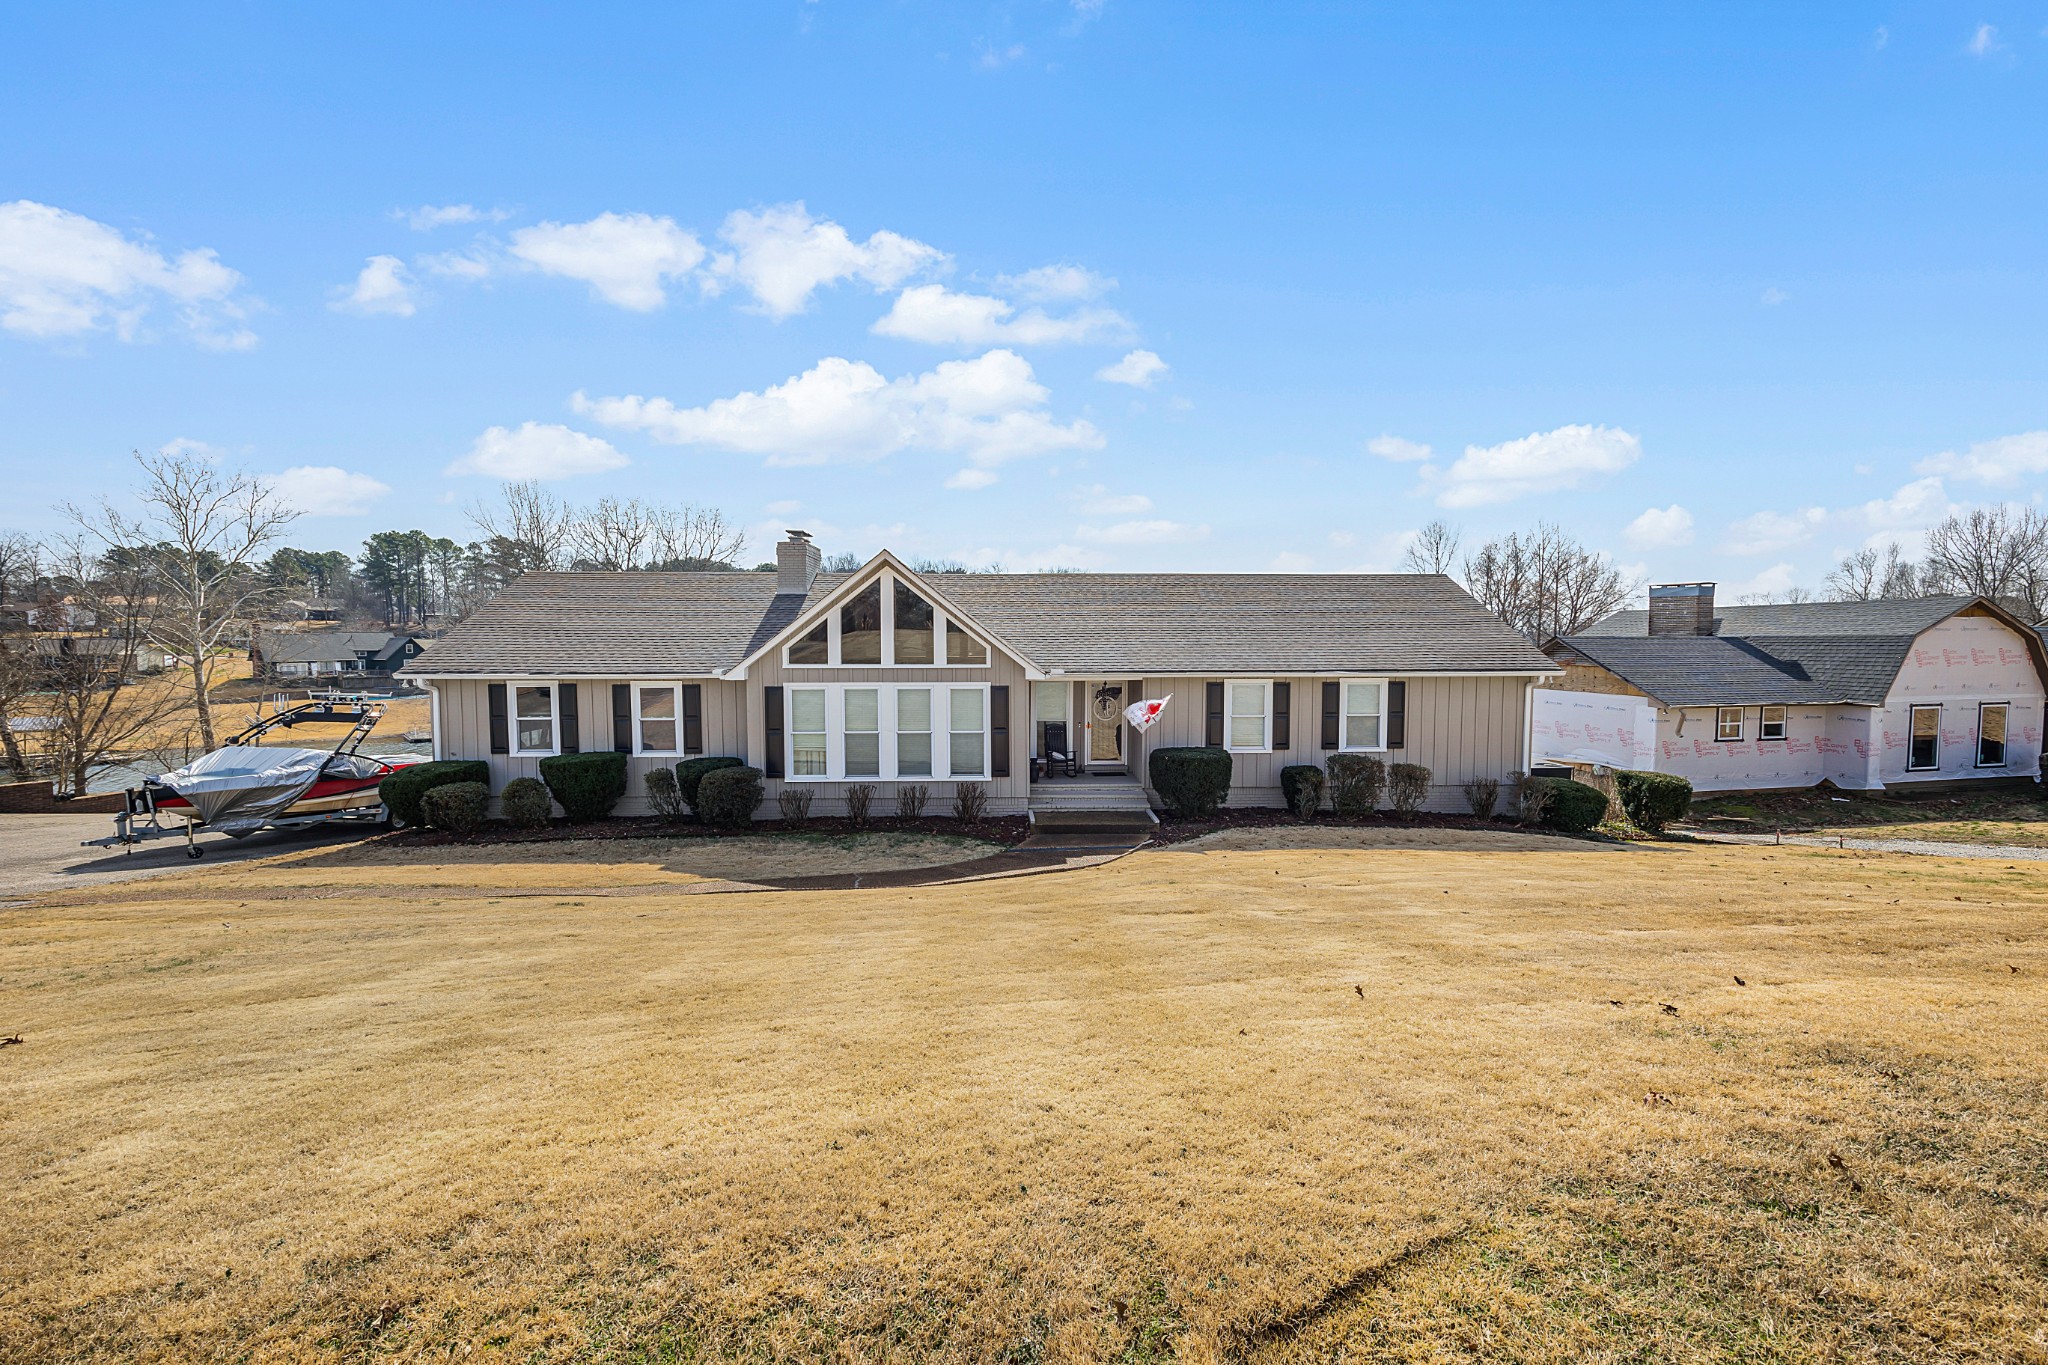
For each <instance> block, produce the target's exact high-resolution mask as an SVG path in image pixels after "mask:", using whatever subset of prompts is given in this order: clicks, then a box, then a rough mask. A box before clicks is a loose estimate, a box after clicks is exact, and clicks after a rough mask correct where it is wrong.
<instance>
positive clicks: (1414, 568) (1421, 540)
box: [1401, 521, 1463, 574]
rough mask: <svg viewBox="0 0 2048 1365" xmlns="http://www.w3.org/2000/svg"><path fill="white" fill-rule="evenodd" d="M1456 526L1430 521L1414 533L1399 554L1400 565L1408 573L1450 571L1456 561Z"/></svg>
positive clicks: (1458, 534) (1457, 536) (1444, 572)
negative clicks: (1413, 537)
mask: <svg viewBox="0 0 2048 1365" xmlns="http://www.w3.org/2000/svg"><path fill="white" fill-rule="evenodd" d="M1462 538H1463V537H1462V536H1461V534H1460V532H1459V531H1458V528H1457V527H1455V526H1453V525H1451V524H1450V523H1449V522H1447V521H1432V522H1431V523H1430V524H1429V525H1427V526H1425V527H1423V528H1422V529H1421V530H1420V531H1417V532H1416V533H1415V539H1413V540H1411V541H1409V542H1408V549H1407V550H1406V551H1405V552H1404V553H1403V554H1402V556H1401V567H1402V568H1404V569H1406V570H1407V571H1408V572H1409V573H1442V574H1447V573H1449V572H1451V570H1452V568H1453V567H1455V566H1456V564H1457V562H1458V542H1459V541H1460V540H1461V539H1462Z"/></svg>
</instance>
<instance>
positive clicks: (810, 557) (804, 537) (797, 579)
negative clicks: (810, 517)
mask: <svg viewBox="0 0 2048 1365" xmlns="http://www.w3.org/2000/svg"><path fill="white" fill-rule="evenodd" d="M783 534H784V535H785V536H787V537H788V539H786V540H782V541H778V542H776V546H775V591H776V592H777V593H778V594H780V593H785V592H795V593H805V592H809V591H810V590H811V580H812V579H814V578H816V577H817V576H818V564H819V561H820V560H822V559H823V558H824V556H822V555H820V554H819V553H818V547H817V546H815V545H813V544H811V533H810V532H809V531H785V532H784V533H783Z"/></svg>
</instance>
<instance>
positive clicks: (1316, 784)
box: [1280, 763, 1325, 820]
mask: <svg viewBox="0 0 2048 1365" xmlns="http://www.w3.org/2000/svg"><path fill="white" fill-rule="evenodd" d="M1324 785H1325V783H1324V779H1323V770H1322V769H1321V768H1318V767H1317V766H1316V765H1315V764H1313V763H1290V764H1288V765H1287V766H1286V767H1284V768H1282V769H1281V770H1280V795H1281V796H1282V797H1283V798H1284V799H1285V800H1286V802H1287V809H1289V810H1291V811H1293V812H1294V813H1295V814H1296V815H1297V816H1299V817H1301V818H1302V819H1304V820H1312V819H1314V818H1315V813H1316V812H1317V811H1319V810H1321V809H1322V808H1323V787H1324Z"/></svg>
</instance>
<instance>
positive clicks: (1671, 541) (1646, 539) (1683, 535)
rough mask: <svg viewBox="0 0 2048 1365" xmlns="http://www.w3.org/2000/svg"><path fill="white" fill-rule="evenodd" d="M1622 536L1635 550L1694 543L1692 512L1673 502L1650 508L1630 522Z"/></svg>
mask: <svg viewBox="0 0 2048 1365" xmlns="http://www.w3.org/2000/svg"><path fill="white" fill-rule="evenodd" d="M1621 538H1622V539H1623V540H1625V541H1627V542H1628V545H1629V548H1630V549H1634V550H1661V549H1668V548H1670V547H1673V546H1678V545H1690V544H1692V513H1690V512H1688V511H1686V510H1685V509H1684V508H1683V507H1680V506H1679V505H1678V504H1677V503H1675V502H1674V503H1672V504H1671V505H1670V506H1669V507H1652V508H1648V509H1647V510H1645V511H1644V512H1643V514H1642V515H1641V516H1639V517H1637V518H1636V519H1635V520H1634V521H1632V522H1630V523H1629V524H1628V528H1627V529H1626V530H1624V531H1623V532H1622V533H1621Z"/></svg>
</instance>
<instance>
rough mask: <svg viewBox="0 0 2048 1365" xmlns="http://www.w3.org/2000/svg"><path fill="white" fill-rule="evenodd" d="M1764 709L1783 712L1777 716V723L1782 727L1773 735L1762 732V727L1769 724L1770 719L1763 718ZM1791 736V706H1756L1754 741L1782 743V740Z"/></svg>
mask: <svg viewBox="0 0 2048 1365" xmlns="http://www.w3.org/2000/svg"><path fill="white" fill-rule="evenodd" d="M1766 711H1782V712H1784V714H1783V715H1781V716H1780V717H1778V724H1779V725H1780V726H1781V727H1782V729H1781V730H1780V732H1779V733H1777V734H1775V735H1767V734H1765V733H1764V727H1765V726H1766V725H1769V724H1770V721H1768V720H1766V719H1765V718H1764V712H1766ZM1791 737H1792V708H1791V707H1789V706H1759V707H1757V708H1756V742H1757V743H1759V744H1779V743H1782V742H1783V741H1785V740H1787V739H1790V738H1791Z"/></svg>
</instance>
